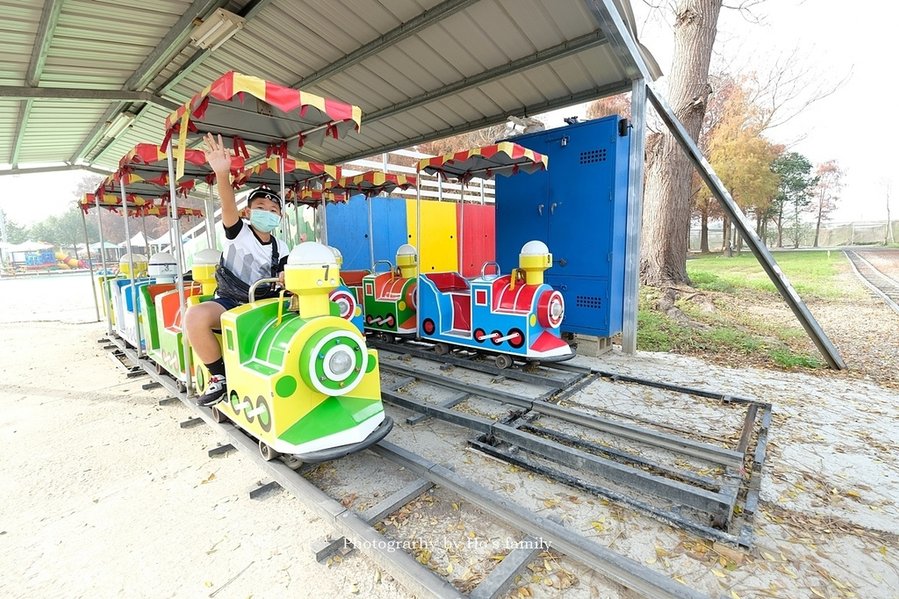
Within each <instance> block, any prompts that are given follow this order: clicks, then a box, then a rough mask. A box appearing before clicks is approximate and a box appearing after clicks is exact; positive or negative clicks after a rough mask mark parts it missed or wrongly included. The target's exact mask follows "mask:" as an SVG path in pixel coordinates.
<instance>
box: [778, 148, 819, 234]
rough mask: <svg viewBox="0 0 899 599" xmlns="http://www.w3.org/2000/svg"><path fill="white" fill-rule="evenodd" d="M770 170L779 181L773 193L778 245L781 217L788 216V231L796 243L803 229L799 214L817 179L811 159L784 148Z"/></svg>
mask: <svg viewBox="0 0 899 599" xmlns="http://www.w3.org/2000/svg"><path fill="white" fill-rule="evenodd" d="M773 170H774V172H775V173H777V174H778V175H780V185H779V186H778V188H777V195H775V196H774V201H773V202H772V204H773V210H772V211H773V212H774V213H775V214H776V215H777V216H776V218H777V220H776V224H777V247H779V248H782V247H783V246H784V245H783V232H784V217H786V218H788V219H790V221H789V225H790V232H791V237H792V238H793V247H797V248H798V247H799V237H800V234H801V232H802V226H801V222H800V214H801V213H802V212H803V211H804V210H805V209H806V208H808V206H809V204H810V203H811V201H812V190H813V189H814V187H815V185H817V183H818V179H817V177H815V176H814V175H813V174H812V163H811V162H809V161H808V158H806V157H805V156H803V155H802V154H799V153H797V152H787V153H785V154H781V155H780V156H778V157H777V159H776V160H775V161H774V164H773Z"/></svg>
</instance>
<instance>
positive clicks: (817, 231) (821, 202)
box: [812, 198, 824, 247]
mask: <svg viewBox="0 0 899 599" xmlns="http://www.w3.org/2000/svg"><path fill="white" fill-rule="evenodd" d="M822 212H824V198H819V199H818V222H817V223H815V243H814V244H813V245H812V247H818V236H819V235H820V234H821V214H822Z"/></svg>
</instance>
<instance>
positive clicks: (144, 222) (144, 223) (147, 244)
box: [140, 215, 153, 263]
mask: <svg viewBox="0 0 899 599" xmlns="http://www.w3.org/2000/svg"><path fill="white" fill-rule="evenodd" d="M140 226H141V229H142V230H143V232H144V246H145V248H146V250H147V260H148V261H149V259H150V256H152V255H153V248H151V247H150V237H149V236H148V235H147V216H146V215H144V216H142V217H140ZM148 263H149V262H148Z"/></svg>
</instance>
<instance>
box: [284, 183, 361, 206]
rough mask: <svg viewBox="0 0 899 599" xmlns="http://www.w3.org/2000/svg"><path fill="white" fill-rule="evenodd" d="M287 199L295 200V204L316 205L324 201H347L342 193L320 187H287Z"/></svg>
mask: <svg viewBox="0 0 899 599" xmlns="http://www.w3.org/2000/svg"><path fill="white" fill-rule="evenodd" d="M287 201H288V202H296V203H297V204H306V205H308V206H317V205H318V204H321V203H324V202H331V203H343V202H346V201H347V196H346V194H344V193H340V192H335V191H328V190H321V189H309V188H305V187H304V188H300V189H289V190H288V191H287Z"/></svg>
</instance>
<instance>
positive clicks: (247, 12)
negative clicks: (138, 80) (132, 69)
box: [156, 0, 271, 95]
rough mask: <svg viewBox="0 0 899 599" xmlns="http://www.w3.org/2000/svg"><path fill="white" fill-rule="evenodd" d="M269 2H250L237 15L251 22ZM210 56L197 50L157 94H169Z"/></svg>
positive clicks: (206, 52)
mask: <svg viewBox="0 0 899 599" xmlns="http://www.w3.org/2000/svg"><path fill="white" fill-rule="evenodd" d="M269 2H271V0H250V2H249V3H248V4H247V5H246V6H244V7H243V8H242V9H241V10H240V12H238V13H237V14H238V15H239V16H241V17H243V18H244V19H247V20H250V19H252V18H253V17H255V16H256V15H257V14H258V13H259V11H261V10H262V9H263V8H265V7H266V5H268V3H269ZM209 54H210V51H209V50H197V51H196V52H194V55H193V56H191V57H190V58H189V59H188V60H187V62H185V63H184V64H183V65H181V68H180V69H178V72H176V73H174V74H172V76H171V77H169V78H168V79H166V80H165V81H164V82H163V83H162V85H160V86H159V87H158V88H157V89H156V93H157V94H160V95H163V94H166V93H168V92H169V90H171V89H172V88H173V87H175V86H176V85H178V83H180V82H181V80H182V79H184V78H185V77H187V76H188V75H189V74H190V73H192V72H193V70H194V69H195V68H197V67H198V66H200V64H201V63H202V62H203V61H204V60H206V57H207V56H209Z"/></svg>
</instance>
